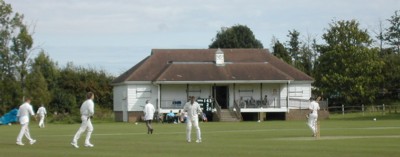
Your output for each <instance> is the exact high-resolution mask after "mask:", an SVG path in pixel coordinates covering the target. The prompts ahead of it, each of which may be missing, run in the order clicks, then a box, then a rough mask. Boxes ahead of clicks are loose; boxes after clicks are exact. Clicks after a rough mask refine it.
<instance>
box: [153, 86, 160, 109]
mask: <svg viewBox="0 0 400 157" xmlns="http://www.w3.org/2000/svg"><path fill="white" fill-rule="evenodd" d="M152 84H153V85H154V86H157V91H158V92H157V99H156V102H157V107H156V111H158V113H160V112H161V84H156V83H155V82H154V81H153V82H152Z"/></svg>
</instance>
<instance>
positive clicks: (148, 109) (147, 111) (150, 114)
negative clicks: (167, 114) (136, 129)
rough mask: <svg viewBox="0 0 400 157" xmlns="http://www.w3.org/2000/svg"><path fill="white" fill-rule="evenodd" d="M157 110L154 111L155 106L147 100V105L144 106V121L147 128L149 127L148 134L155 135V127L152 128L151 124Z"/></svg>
mask: <svg viewBox="0 0 400 157" xmlns="http://www.w3.org/2000/svg"><path fill="white" fill-rule="evenodd" d="M155 111H156V110H155V109H154V106H153V104H151V103H150V101H149V100H146V105H145V106H144V110H143V113H144V120H145V121H146V126H147V134H153V130H154V129H153V127H152V126H151V122H152V121H153V118H154V112H155Z"/></svg>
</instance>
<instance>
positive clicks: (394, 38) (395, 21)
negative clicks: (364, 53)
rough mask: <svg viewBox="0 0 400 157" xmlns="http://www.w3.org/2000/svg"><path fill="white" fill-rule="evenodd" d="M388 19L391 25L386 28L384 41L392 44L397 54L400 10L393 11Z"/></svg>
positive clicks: (399, 52) (398, 51)
mask: <svg viewBox="0 0 400 157" xmlns="http://www.w3.org/2000/svg"><path fill="white" fill-rule="evenodd" d="M388 21H389V23H390V24H391V26H390V27H389V28H387V29H386V33H385V35H384V36H385V41H386V42H388V43H389V45H392V46H393V49H394V50H395V52H396V53H397V54H400V10H397V11H395V12H394V15H393V16H392V17H391V18H390V19H388Z"/></svg>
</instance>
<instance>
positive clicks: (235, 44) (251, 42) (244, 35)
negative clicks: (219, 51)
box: [209, 25, 263, 48]
mask: <svg viewBox="0 0 400 157" xmlns="http://www.w3.org/2000/svg"><path fill="white" fill-rule="evenodd" d="M209 48H263V45H262V43H261V42H260V41H259V40H257V39H256V38H255V36H254V34H253V32H252V31H251V30H250V28H248V27H247V26H243V25H235V26H232V27H231V28H225V27H223V28H221V31H219V32H217V35H216V36H215V38H214V39H213V42H212V43H211V44H210V45H209Z"/></svg>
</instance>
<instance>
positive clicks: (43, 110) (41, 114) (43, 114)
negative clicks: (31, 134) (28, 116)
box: [36, 104, 47, 128]
mask: <svg viewBox="0 0 400 157" xmlns="http://www.w3.org/2000/svg"><path fill="white" fill-rule="evenodd" d="M36 115H38V116H39V118H40V120H39V128H44V118H45V117H46V115H47V111H46V108H44V105H43V104H42V105H41V106H40V107H39V109H38V110H37V112H36Z"/></svg>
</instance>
